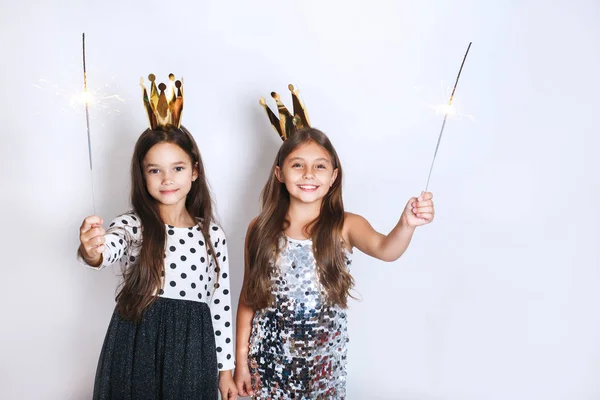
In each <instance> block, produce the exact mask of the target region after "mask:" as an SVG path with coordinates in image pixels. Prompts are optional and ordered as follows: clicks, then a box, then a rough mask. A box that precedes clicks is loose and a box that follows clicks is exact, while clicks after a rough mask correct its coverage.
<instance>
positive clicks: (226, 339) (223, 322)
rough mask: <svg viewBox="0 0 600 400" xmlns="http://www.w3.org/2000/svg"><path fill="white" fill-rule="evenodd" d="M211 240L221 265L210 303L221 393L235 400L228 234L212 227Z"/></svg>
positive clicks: (215, 279) (217, 272) (227, 399)
mask: <svg viewBox="0 0 600 400" xmlns="http://www.w3.org/2000/svg"><path fill="white" fill-rule="evenodd" d="M209 239H210V240H211V241H212V242H213V245H214V249H215V258H216V259H217V260H218V262H219V269H218V270H215V275H214V281H215V283H217V282H218V285H217V284H215V285H214V287H213V289H214V293H213V296H212V299H211V301H210V303H209V307H210V314H211V316H212V318H213V321H212V322H213V327H214V330H215V344H216V347H217V363H218V369H219V391H220V392H221V398H222V399H223V400H233V399H236V398H237V389H236V387H235V383H234V382H233V376H232V373H231V372H232V370H233V367H234V365H235V360H234V358H233V356H234V354H233V341H232V339H233V327H232V324H231V323H232V322H233V316H232V313H231V294H230V290H231V289H230V287H231V285H230V283H231V282H230V277H229V254H228V251H227V241H226V238H225V233H224V232H223V229H221V227H219V226H218V225H213V226H212V229H211V230H210V238H209ZM217 276H218V281H217Z"/></svg>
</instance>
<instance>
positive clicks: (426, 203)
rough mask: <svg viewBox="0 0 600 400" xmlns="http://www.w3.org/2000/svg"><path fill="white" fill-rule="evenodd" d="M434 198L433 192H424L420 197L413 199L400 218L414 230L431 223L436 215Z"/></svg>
mask: <svg viewBox="0 0 600 400" xmlns="http://www.w3.org/2000/svg"><path fill="white" fill-rule="evenodd" d="M432 198H433V194H432V193H431V192H422V193H421V195H419V197H413V198H411V199H410V200H409V201H408V203H407V204H406V207H405V208H404V212H403V213H402V217H400V218H401V219H403V220H404V221H405V223H406V224H407V225H408V226H410V227H412V228H416V227H417V226H422V225H426V224H428V223H430V222H431V221H433V216H434V214H435V210H434V207H433V200H431V199H432Z"/></svg>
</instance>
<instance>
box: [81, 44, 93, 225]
mask: <svg viewBox="0 0 600 400" xmlns="http://www.w3.org/2000/svg"><path fill="white" fill-rule="evenodd" d="M82 41H83V99H84V103H85V123H86V127H87V140H88V157H89V159H90V180H91V183H92V205H93V207H94V215H95V214H96V200H95V198H96V196H95V195H94V173H93V169H92V138H91V136H90V112H89V110H88V103H89V94H88V90H87V70H86V67H85V32H84V33H83V35H82Z"/></svg>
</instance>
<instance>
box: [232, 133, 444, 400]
mask: <svg viewBox="0 0 600 400" xmlns="http://www.w3.org/2000/svg"><path fill="white" fill-rule="evenodd" d="M431 199H432V195H431V193H422V194H421V195H420V196H419V198H411V199H410V200H409V201H408V204H407V205H406V207H405V209H404V211H403V213H402V215H401V217H400V220H399V222H398V224H397V225H396V227H395V228H394V229H393V230H392V231H391V232H390V233H389V234H388V235H387V236H386V235H383V234H381V233H378V232H377V231H375V230H374V229H373V228H372V227H371V225H370V224H369V223H368V222H367V221H366V220H365V219H364V218H363V217H361V216H359V215H356V214H351V213H347V212H344V206H343V202H342V168H341V165H340V160H339V158H338V156H337V154H336V151H335V150H334V148H333V146H332V144H331V142H330V141H329V139H328V138H327V136H325V134H323V133H322V132H320V131H318V130H316V129H313V128H310V127H306V128H303V129H300V130H298V131H297V132H295V133H294V134H293V135H291V136H290V137H289V138H287V139H286V140H285V141H284V143H283V144H282V146H281V148H280V149H279V152H278V154H277V157H276V159H275V162H274V163H273V168H272V173H271V178H270V179H269V180H268V182H267V184H266V186H265V187H264V189H263V192H262V211H261V213H260V215H258V217H256V218H255V219H254V220H253V221H252V222H251V224H250V226H249V228H248V233H247V239H246V260H245V264H246V267H245V275H244V282H243V287H242V292H241V294H240V302H239V307H238V314H237V360H238V365H237V369H236V374H235V380H236V384H237V387H238V390H239V394H240V395H242V396H244V395H255V396H256V398H260V399H343V398H344V397H345V396H346V343H347V341H348V333H347V326H346V308H347V303H348V301H347V298H348V296H349V291H350V289H351V288H352V287H353V278H352V276H351V275H350V273H349V272H348V267H349V265H350V262H351V256H352V249H353V248H354V247H356V248H358V249H359V250H360V251H362V252H364V253H366V254H368V255H370V256H372V257H375V258H377V259H380V260H384V261H394V260H396V259H398V258H399V257H400V256H401V255H402V253H404V251H405V250H406V248H407V247H408V245H409V243H410V240H411V238H412V235H413V233H414V230H415V228H416V227H417V226H420V225H424V224H427V223H429V222H431V221H432V220H433V215H434V208H433V202H432V200H431Z"/></svg>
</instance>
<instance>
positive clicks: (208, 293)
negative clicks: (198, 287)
mask: <svg viewBox="0 0 600 400" xmlns="http://www.w3.org/2000/svg"><path fill="white" fill-rule="evenodd" d="M204 289H206V288H204ZM206 297H210V292H208V291H207V292H206Z"/></svg>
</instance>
